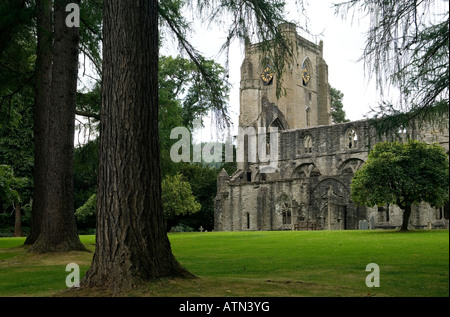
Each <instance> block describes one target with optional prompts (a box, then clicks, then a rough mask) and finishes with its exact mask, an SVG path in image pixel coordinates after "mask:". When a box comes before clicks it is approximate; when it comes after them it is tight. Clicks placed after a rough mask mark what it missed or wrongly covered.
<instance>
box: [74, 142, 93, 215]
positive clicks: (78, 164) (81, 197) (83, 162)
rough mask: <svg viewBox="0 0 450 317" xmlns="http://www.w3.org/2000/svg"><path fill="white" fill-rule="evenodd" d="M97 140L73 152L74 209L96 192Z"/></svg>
mask: <svg viewBox="0 0 450 317" xmlns="http://www.w3.org/2000/svg"><path fill="white" fill-rule="evenodd" d="M98 146H99V141H98V139H96V140H94V141H89V142H87V143H86V144H84V145H82V146H79V147H76V148H75V150H74V189H75V199H74V201H75V209H77V208H79V207H81V206H82V205H83V204H84V203H85V202H86V201H87V200H88V199H89V197H91V196H92V195H93V194H95V193H96V192H97V170H98Z"/></svg>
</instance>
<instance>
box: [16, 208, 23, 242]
mask: <svg viewBox="0 0 450 317" xmlns="http://www.w3.org/2000/svg"><path fill="white" fill-rule="evenodd" d="M20 208H21V204H20V203H19V202H17V203H16V205H15V206H14V237H23V231H22V217H21V214H20Z"/></svg>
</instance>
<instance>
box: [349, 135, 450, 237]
mask: <svg viewBox="0 0 450 317" xmlns="http://www.w3.org/2000/svg"><path fill="white" fill-rule="evenodd" d="M448 168H449V161H448V156H447V155H446V153H445V152H444V150H443V148H442V147H441V146H439V145H438V144H431V145H429V144H426V143H424V142H419V141H415V140H410V141H409V142H407V143H399V142H382V143H378V144H376V145H375V146H374V148H373V150H372V151H371V152H370V154H369V157H368V160H367V162H366V164H365V165H364V166H363V167H362V168H361V169H360V170H359V171H357V172H356V173H355V176H354V178H353V180H352V183H351V196H352V199H353V201H354V202H355V203H356V204H358V205H367V206H369V207H372V206H375V205H384V204H396V205H398V206H399V207H400V208H402V209H404V210H406V209H409V212H410V208H411V205H413V204H417V203H420V202H427V203H429V204H430V205H432V206H433V207H436V208H439V207H442V206H443V205H444V204H445V203H447V202H448V200H449V196H448V187H449V171H448ZM408 219H409V215H408ZM408 219H406V220H405V217H404V221H403V226H402V228H407V227H405V226H407V222H408ZM405 221H406V224H405Z"/></svg>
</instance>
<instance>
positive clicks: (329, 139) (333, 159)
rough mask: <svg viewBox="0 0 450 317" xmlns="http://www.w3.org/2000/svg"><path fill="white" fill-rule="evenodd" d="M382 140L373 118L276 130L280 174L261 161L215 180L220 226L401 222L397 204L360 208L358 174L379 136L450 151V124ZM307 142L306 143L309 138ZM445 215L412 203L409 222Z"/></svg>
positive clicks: (438, 220) (421, 224)
mask: <svg viewBox="0 0 450 317" xmlns="http://www.w3.org/2000/svg"><path fill="white" fill-rule="evenodd" d="M401 132H405V133H404V134H403V133H399V134H398V135H395V136H390V137H388V138H387V137H378V134H377V133H376V131H375V130H374V129H373V128H372V127H371V126H370V124H369V122H368V121H357V122H351V123H345V124H337V125H328V126H321V127H314V128H309V129H295V130H287V131H281V132H280V133H279V152H278V157H279V162H278V170H277V172H275V173H271V174H264V173H260V172H259V171H260V169H261V168H263V167H264V166H265V164H264V163H259V162H254V163H248V162H247V163H246V164H244V165H241V169H239V170H238V171H236V173H234V174H233V175H232V176H228V174H226V172H225V171H223V172H222V173H221V176H219V178H218V188H219V189H218V194H217V197H216V210H215V230H218V231H222V230H223V231H241V230H292V229H294V226H295V224H297V223H300V222H315V223H317V225H318V226H319V227H320V228H321V229H328V230H345V229H358V228H359V223H360V221H363V220H366V221H367V222H368V223H369V224H370V225H371V226H372V227H380V228H395V227H398V226H400V225H401V221H402V211H401V210H400V209H399V208H398V207H397V206H393V205H391V206H378V207H375V208H368V207H358V206H356V205H355V204H354V203H353V202H352V201H351V197H350V183H351V180H352V177H353V175H354V173H355V172H356V171H357V170H358V169H360V168H361V167H362V166H363V164H364V163H365V161H366V160H367V157H368V153H369V150H370V149H371V148H372V147H373V146H374V145H375V144H376V143H377V142H380V141H384V140H387V141H393V140H394V139H400V140H406V139H407V138H408V137H412V138H414V139H418V140H422V141H426V142H429V143H431V142H434V143H439V144H441V146H443V147H444V149H445V151H446V152H447V153H448V147H449V142H448V129H446V130H445V131H440V130H436V129H433V128H428V129H421V130H417V131H416V130H414V129H411V130H410V131H401ZM307 140H309V141H307ZM443 218H444V212H443V211H442V210H437V209H435V208H431V207H430V206H429V205H428V204H425V203H422V204H420V205H418V206H414V208H413V212H412V215H411V223H410V225H411V227H415V228H425V227H427V226H428V225H429V223H431V224H432V225H433V226H434V227H445V226H448V207H447V221H445V220H444V219H443Z"/></svg>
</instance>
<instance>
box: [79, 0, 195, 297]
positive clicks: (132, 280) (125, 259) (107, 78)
mask: <svg viewBox="0 0 450 317" xmlns="http://www.w3.org/2000/svg"><path fill="white" fill-rule="evenodd" d="M103 14H104V22H103V23H104V33H103V34H104V36H103V39H104V43H103V52H104V53H103V54H104V56H103V87H102V109H101V121H100V122H101V123H100V150H99V151H100V153H99V171H98V173H99V175H98V179H99V183H98V193H97V237H96V250H95V254H94V258H93V261H92V266H91V268H90V269H89V271H88V272H87V273H86V276H85V278H84V279H83V281H82V286H85V287H102V288H109V289H111V290H113V291H114V292H120V291H121V290H123V289H127V288H130V287H135V286H138V285H140V284H141V283H145V282H148V281H151V280H153V279H157V278H161V277H175V276H178V277H188V276H192V275H191V274H190V273H188V272H187V271H186V270H185V269H184V268H183V267H182V266H181V265H180V264H179V263H178V262H177V260H176V259H175V257H174V256H173V254H172V251H171V247H170V242H169V239H168V237H167V233H166V231H165V226H164V216H163V212H162V207H161V175H160V165H159V140H158V1H156V0H152V1H148V0H136V1H133V2H131V1H123V0H114V1H113V0H111V1H104V10H103Z"/></svg>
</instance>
